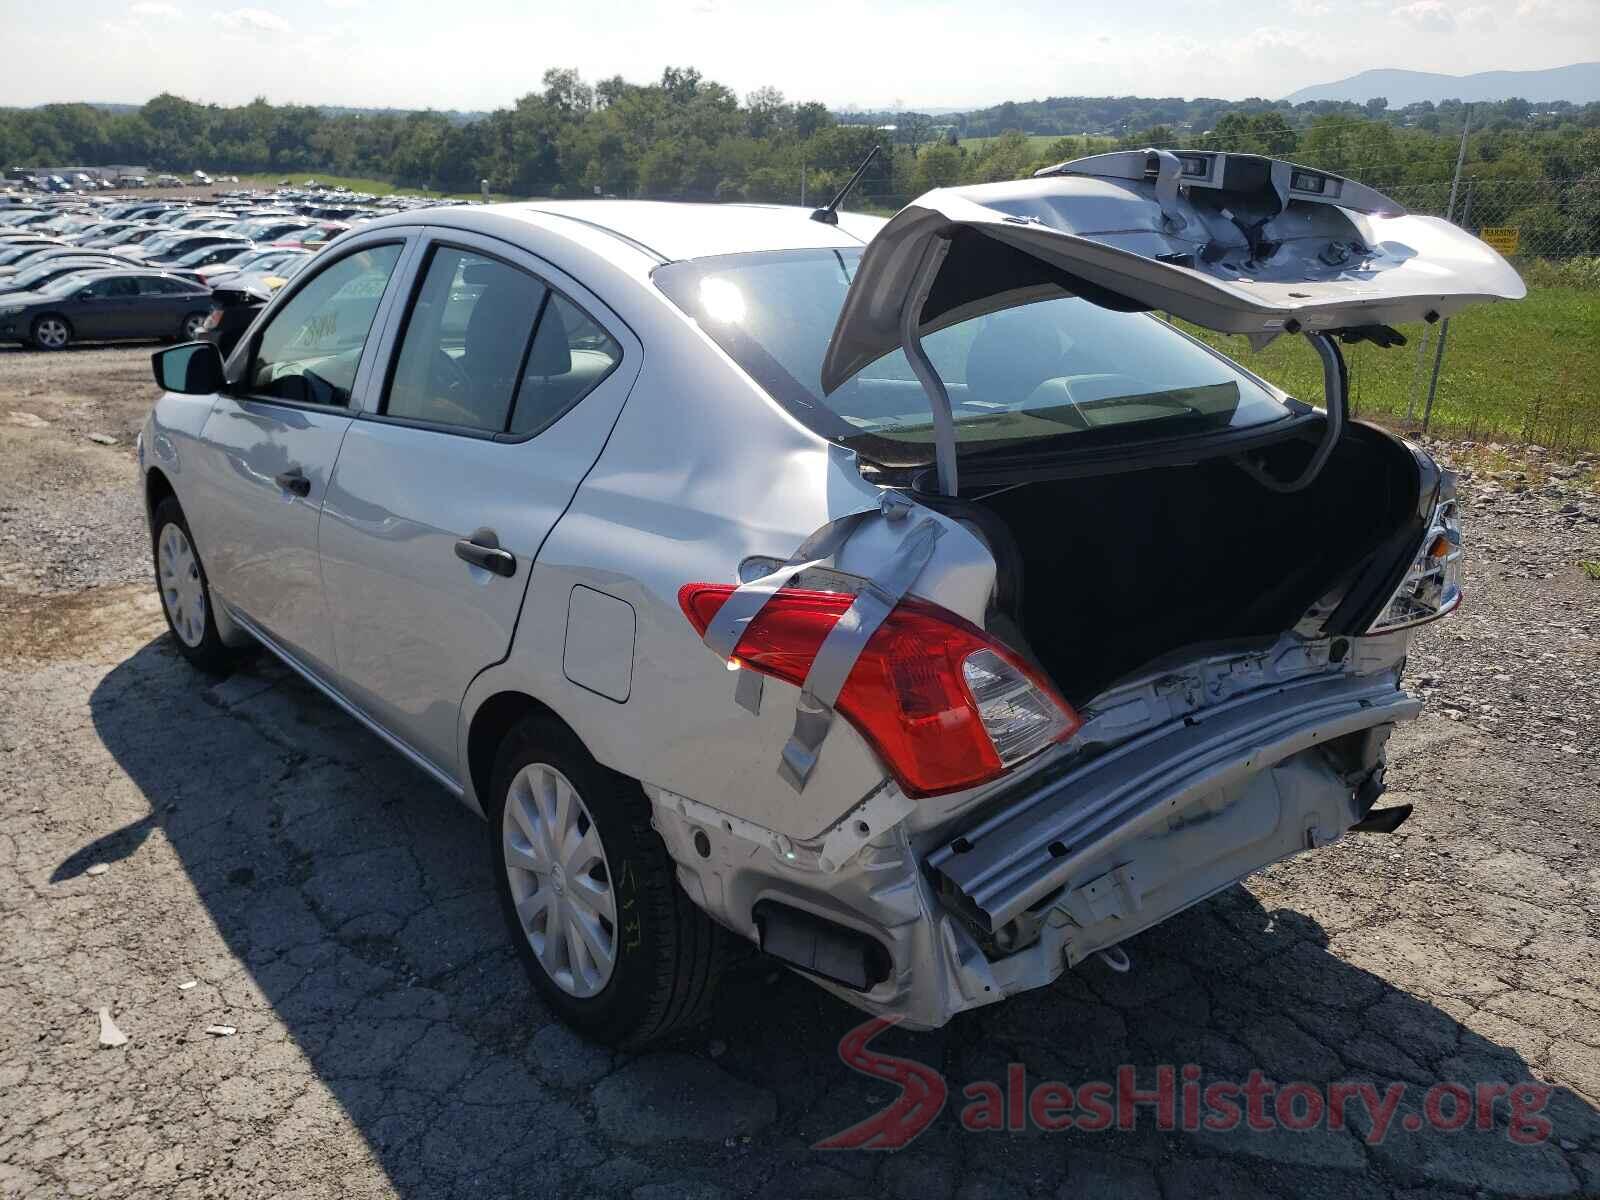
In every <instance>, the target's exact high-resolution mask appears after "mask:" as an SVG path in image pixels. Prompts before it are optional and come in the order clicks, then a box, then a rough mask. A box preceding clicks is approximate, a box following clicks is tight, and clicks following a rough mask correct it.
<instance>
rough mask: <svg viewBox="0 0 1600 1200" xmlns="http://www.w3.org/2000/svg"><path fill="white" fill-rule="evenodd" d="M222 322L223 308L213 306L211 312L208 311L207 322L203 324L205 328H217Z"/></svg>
mask: <svg viewBox="0 0 1600 1200" xmlns="http://www.w3.org/2000/svg"><path fill="white" fill-rule="evenodd" d="M221 324H222V310H221V309H220V308H213V309H212V310H211V311H210V312H208V313H207V314H206V323H205V325H204V326H203V328H205V329H215V328H216V327H217V326H218V325H221Z"/></svg>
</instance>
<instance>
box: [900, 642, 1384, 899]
mask: <svg viewBox="0 0 1600 1200" xmlns="http://www.w3.org/2000/svg"><path fill="white" fill-rule="evenodd" d="M1330 683H1338V684H1342V685H1343V686H1344V687H1349V686H1350V685H1349V682H1348V680H1347V678H1346V677H1345V676H1344V675H1343V674H1340V675H1336V676H1333V677H1331V678H1330V676H1329V675H1328V674H1327V673H1321V674H1317V675H1309V676H1305V677H1302V678H1300V679H1292V680H1289V681H1288V682H1286V683H1282V684H1277V685H1274V686H1271V687H1268V688H1263V689H1260V690H1257V691H1253V692H1245V693H1242V694H1241V695H1237V696H1231V697H1229V698H1228V699H1227V700H1224V701H1222V702H1221V703H1219V704H1213V705H1211V706H1210V707H1208V708H1203V709H1199V710H1197V711H1195V712H1189V713H1185V714H1183V715H1182V716H1179V717H1175V718H1174V719H1172V720H1170V721H1168V722H1166V723H1165V724H1162V725H1158V726H1156V727H1155V728H1154V729H1150V730H1146V731H1145V732H1144V733H1140V734H1137V735H1135V736H1134V737H1131V738H1129V739H1128V740H1126V741H1124V742H1121V743H1119V744H1117V745H1115V746H1113V747H1112V748H1111V749H1109V750H1107V751H1105V752H1104V753H1103V754H1100V755H1099V756H1098V757H1096V758H1094V759H1093V760H1092V761H1090V762H1088V763H1085V764H1083V765H1081V766H1077V767H1073V766H1072V765H1071V760H1068V763H1067V769H1066V770H1065V771H1063V772H1062V773H1061V774H1058V775H1056V776H1055V778H1053V779H1052V780H1050V781H1049V782H1048V783H1046V784H1043V785H1040V784H1039V783H1037V782H1036V781H1033V780H1029V781H1025V783H1024V786H1023V787H1022V788H1019V789H1007V790H1006V791H1003V792H999V793H997V794H996V795H994V796H990V797H988V804H991V805H994V806H995V807H994V810H993V811H991V812H990V814H989V815H988V816H987V817H985V818H984V819H983V820H982V821H981V822H979V823H978V824H977V825H975V826H973V827H972V828H971V829H968V830H966V831H965V832H963V833H962V835H961V836H962V837H964V838H965V839H966V840H967V841H969V842H977V841H978V840H979V839H980V838H984V837H987V836H989V835H990V834H992V833H993V832H994V831H995V830H996V829H998V828H999V827H1000V826H1002V825H1004V824H1006V823H1008V822H1010V821H1013V820H1015V819H1016V818H1017V817H1020V816H1022V815H1023V814H1024V813H1027V812H1029V811H1031V810H1032V809H1034V808H1037V807H1038V806H1039V805H1041V804H1046V803H1048V802H1050V801H1051V800H1052V799H1054V798H1055V796H1056V794H1057V793H1058V792H1059V791H1062V790H1064V789H1066V788H1069V787H1071V786H1072V785H1073V783H1074V781H1075V780H1078V779H1080V778H1083V777H1084V773H1085V772H1089V771H1096V772H1104V771H1107V770H1109V769H1110V768H1112V767H1113V766H1115V765H1116V764H1118V763H1120V762H1121V761H1122V760H1124V759H1127V758H1130V757H1132V756H1133V755H1135V754H1138V753H1139V752H1140V751H1142V750H1144V749H1145V748H1146V747H1147V746H1151V745H1154V744H1155V743H1157V742H1160V741H1163V740H1165V739H1166V738H1169V737H1171V736H1172V735H1173V734H1174V733H1178V732H1180V731H1182V730H1183V729H1185V728H1188V727H1191V722H1200V723H1202V724H1207V723H1209V724H1212V725H1215V724H1216V722H1217V721H1218V719H1219V718H1225V717H1227V716H1230V715H1231V714H1233V713H1234V712H1236V711H1237V710H1239V709H1243V708H1250V707H1253V706H1255V705H1259V704H1261V703H1262V702H1263V701H1266V700H1273V701H1276V702H1277V703H1278V706H1279V708H1283V707H1286V706H1296V707H1299V706H1302V705H1303V704H1305V703H1308V702H1306V701H1302V700H1301V699H1300V694H1301V693H1303V692H1306V691H1308V690H1310V689H1313V688H1323V689H1325V688H1327V687H1328V686H1329V685H1330ZM1367 686H1369V687H1370V686H1372V685H1371V684H1368V685H1367ZM1119 690H1121V689H1120V688H1114V689H1113V692H1116V691H1119ZM1390 690H1392V689H1390ZM1313 702H1314V701H1313ZM1092 708H1093V704H1091V705H1090V709H1091V710H1092ZM1086 711H1087V710H1086ZM1068 745H1069V747H1070V743H1069V744H1068ZM952 853H953V851H952V850H951V849H950V846H949V843H948V841H947V842H946V844H945V845H943V846H940V847H939V848H938V849H937V850H935V851H933V852H932V853H931V854H929V855H928V865H929V866H932V867H939V866H941V865H942V864H943V863H944V862H945V860H947V859H948V858H949V857H950V856H951V854H952Z"/></svg>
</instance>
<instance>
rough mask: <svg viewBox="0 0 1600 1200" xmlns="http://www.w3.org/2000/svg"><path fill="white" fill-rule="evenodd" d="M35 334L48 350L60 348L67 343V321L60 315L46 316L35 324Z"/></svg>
mask: <svg viewBox="0 0 1600 1200" xmlns="http://www.w3.org/2000/svg"><path fill="white" fill-rule="evenodd" d="M33 334H34V337H35V338H36V339H37V340H38V342H39V344H40V345H41V346H43V347H44V348H45V349H46V350H59V349H61V348H62V347H63V346H65V345H66V344H67V336H68V334H67V323H66V322H65V321H63V320H62V319H61V318H60V317H45V318H44V319H43V320H42V321H40V322H39V323H38V324H37V325H35V326H34V329H33Z"/></svg>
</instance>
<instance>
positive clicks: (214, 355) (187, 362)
mask: <svg viewBox="0 0 1600 1200" xmlns="http://www.w3.org/2000/svg"><path fill="white" fill-rule="evenodd" d="M150 365H151V366H152V367H153V368H154V369H155V376H156V383H158V384H159V385H160V386H161V388H162V390H164V391H168V392H181V393H183V394H184V395H185V396H209V395H211V394H213V393H215V392H220V391H221V390H222V388H223V385H224V384H225V383H226V382H227V381H226V379H225V378H224V376H223V374H222V352H221V351H220V350H218V349H217V347H216V345H215V343H212V342H186V343H185V344H184V345H182V346H173V347H172V348H171V349H170V350H157V351H156V352H155V353H154V354H152V355H151V356H150Z"/></svg>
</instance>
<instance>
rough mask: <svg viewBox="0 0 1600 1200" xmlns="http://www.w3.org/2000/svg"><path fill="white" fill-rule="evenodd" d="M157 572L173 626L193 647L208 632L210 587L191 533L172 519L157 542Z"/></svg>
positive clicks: (184, 642)
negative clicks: (207, 604) (207, 584)
mask: <svg viewBox="0 0 1600 1200" xmlns="http://www.w3.org/2000/svg"><path fill="white" fill-rule="evenodd" d="M156 574H157V576H158V577H159V582H160V584H161V603H162V604H163V605H165V606H166V610H167V618H168V620H170V621H171V622H172V630H173V632H174V633H176V634H177V635H178V637H179V639H180V640H181V641H182V642H183V644H184V645H185V646H188V647H189V648H190V649H193V648H194V647H196V646H198V645H199V644H200V642H201V639H203V638H204V637H205V635H206V589H205V584H204V583H203V582H202V581H201V579H200V560H199V559H198V558H196V557H195V553H194V547H193V546H191V545H190V544H189V537H188V535H187V534H185V533H184V532H183V530H182V529H181V528H179V526H178V525H176V524H175V523H173V522H171V521H169V522H168V523H167V524H166V525H165V526H164V527H163V528H162V530H161V537H160V539H159V540H158V541H157V542H156Z"/></svg>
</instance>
